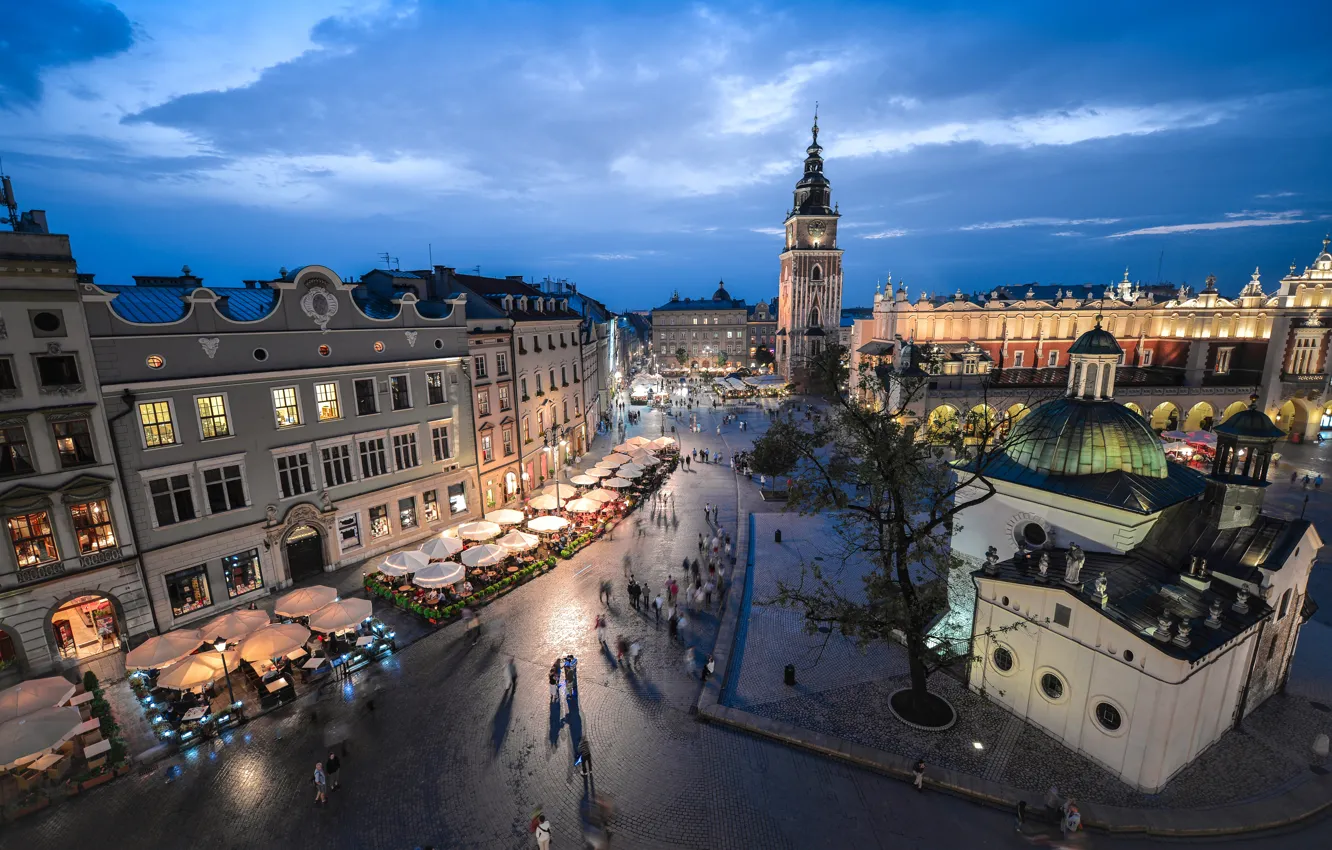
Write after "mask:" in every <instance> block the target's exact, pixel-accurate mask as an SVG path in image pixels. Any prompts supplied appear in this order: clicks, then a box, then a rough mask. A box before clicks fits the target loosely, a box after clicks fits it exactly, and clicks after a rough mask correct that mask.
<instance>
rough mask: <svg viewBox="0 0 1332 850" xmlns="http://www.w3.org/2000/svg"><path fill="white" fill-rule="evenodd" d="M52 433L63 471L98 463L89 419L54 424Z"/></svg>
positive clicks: (52, 424)
mask: <svg viewBox="0 0 1332 850" xmlns="http://www.w3.org/2000/svg"><path fill="white" fill-rule="evenodd" d="M20 430H21V429H20ZM51 431H52V433H53V434H54V436H55V442H56V452H57V453H58V454H59V455H60V467H61V468H62V469H69V468H71V467H75V466H84V465H86V464H89V463H96V462H97V456H96V455H95V454H94V453H93V445H92V432H91V430H90V426H89V424H88V420H87V419H71V420H69V421H68V422H52V423H51Z"/></svg>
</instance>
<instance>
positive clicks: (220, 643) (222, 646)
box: [213, 638, 236, 711]
mask: <svg viewBox="0 0 1332 850" xmlns="http://www.w3.org/2000/svg"><path fill="white" fill-rule="evenodd" d="M213 649H216V650H217V654H218V655H219V656H221V658H222V678H224V679H226V680H227V696H228V697H229V698H230V699H231V708H235V707H236V692H235V691H233V690H232V689H231V671H230V670H228V669H227V652H226V650H227V642H226V640H225V639H224V638H218V639H217V640H216V641H214V643H213ZM228 711H230V709H228Z"/></svg>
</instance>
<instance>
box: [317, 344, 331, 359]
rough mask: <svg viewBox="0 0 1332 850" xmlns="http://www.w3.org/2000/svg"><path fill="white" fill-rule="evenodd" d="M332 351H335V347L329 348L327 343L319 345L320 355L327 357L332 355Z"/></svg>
mask: <svg viewBox="0 0 1332 850" xmlns="http://www.w3.org/2000/svg"><path fill="white" fill-rule="evenodd" d="M332 353H333V349H331V348H329V347H328V346H327V345H321V346H319V356H320V357H327V356H328V355H330V354H332Z"/></svg>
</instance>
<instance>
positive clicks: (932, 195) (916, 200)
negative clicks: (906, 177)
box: [897, 192, 948, 206]
mask: <svg viewBox="0 0 1332 850" xmlns="http://www.w3.org/2000/svg"><path fill="white" fill-rule="evenodd" d="M947 196H948V193H947V192H926V193H925V194H923V195H912V196H911V197H909V198H903V199H902V200H900V201H898V202H897V203H899V204H902V205H904V206H905V205H907V204H925V203H929V202H930V201H937V200H939V199H940V198H943V197H947Z"/></svg>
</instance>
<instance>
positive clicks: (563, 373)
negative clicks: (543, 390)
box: [560, 366, 569, 387]
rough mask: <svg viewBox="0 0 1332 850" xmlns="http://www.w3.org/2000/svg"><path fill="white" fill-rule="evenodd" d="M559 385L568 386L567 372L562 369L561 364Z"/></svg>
mask: <svg viewBox="0 0 1332 850" xmlns="http://www.w3.org/2000/svg"><path fill="white" fill-rule="evenodd" d="M560 386H562V387H567V386H569V373H568V372H566V371H565V370H564V367H563V366H561V367H560Z"/></svg>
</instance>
